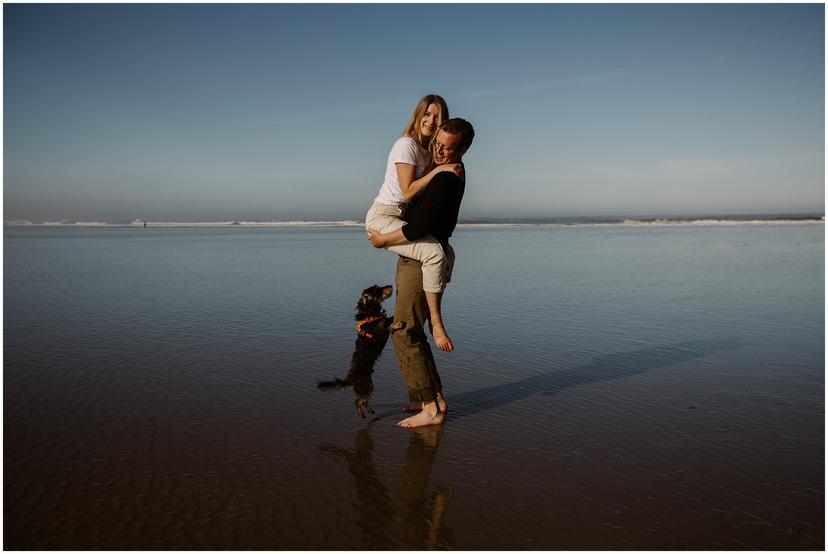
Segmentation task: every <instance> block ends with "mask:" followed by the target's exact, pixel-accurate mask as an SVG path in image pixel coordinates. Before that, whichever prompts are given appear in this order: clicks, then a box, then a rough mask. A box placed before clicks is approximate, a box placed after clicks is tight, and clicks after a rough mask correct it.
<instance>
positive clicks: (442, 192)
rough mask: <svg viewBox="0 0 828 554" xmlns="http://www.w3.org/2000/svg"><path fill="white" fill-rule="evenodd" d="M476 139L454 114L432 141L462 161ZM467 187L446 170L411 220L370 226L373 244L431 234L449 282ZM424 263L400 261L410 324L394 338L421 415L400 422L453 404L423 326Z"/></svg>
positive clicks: (416, 420)
mask: <svg viewBox="0 0 828 554" xmlns="http://www.w3.org/2000/svg"><path fill="white" fill-rule="evenodd" d="M473 139H474V128H473V127H472V125H471V123H469V122H468V121H466V120H465V119H459V118H455V119H449V120H448V121H446V122H445V123H443V124H442V125H440V127H439V130H438V131H437V135H436V136H435V138H434V140H433V141H432V148H433V158H434V164H435V165H437V166H440V165H447V164H453V163H458V164H459V163H462V159H463V155H464V154H465V153H466V151H467V150H468V149H469V146H471V143H472V140H473ZM465 187H466V185H465V181H464V179H462V178H461V177H460V176H458V175H457V174H455V173H454V172H451V171H446V172H442V173H440V174H439V175H437V176H436V177H434V179H433V180H432V181H431V184H430V185H429V186H428V188H427V189H426V190H425V191H424V192H423V193H422V195H421V196H420V198H419V200H417V202H416V203H415V204H414V206H413V208H412V209H411V210H410V212H409V213H408V214H406V222H404V225H403V226H402V227H401V228H400V229H397V230H395V231H391V232H390V233H386V234H382V233H380V232H379V231H377V230H376V229H369V230H368V237H369V240H370V241H371V244H372V245H373V246H375V247H377V248H381V247H384V246H388V245H391V246H394V245H408V244H410V242H411V241H414V240H417V239H418V238H420V237H423V236H426V235H430V236H431V237H433V238H434V240H436V241H437V243H438V244H439V245H440V246H441V248H443V249H444V250H445V252H446V253H447V254H449V255H448V256H447V263H446V281H449V280H450V279H451V272H452V269H453V268H454V250H452V248H451V246H449V242H448V239H449V237H451V234H452V232H453V231H454V228H455V226H456V225H457V216H458V214H459V212H460V202H461V201H462V200H463V192H464V191H465ZM392 251H394V250H392ZM423 266H425V262H421V261H418V260H416V259H414V258H412V257H410V256H406V255H405V254H401V255H400V258H399V260H398V261H397V279H396V281H397V283H396V285H397V299H396V302H395V306H394V322H395V323H398V322H405V327H404V328H403V329H402V330H401V331H397V332H396V333H394V334H393V335H392V338H391V340H392V342H393V343H394V352H395V353H396V355H397V361H398V362H399V364H400V370H401V371H402V375H403V379H404V380H405V384H406V387H407V388H408V400H409V402H410V404H409V406H408V408H407V411H418V410H419V413H417V414H416V415H413V416H411V417H409V418H407V419H404V420H402V421H400V422H399V423H398V424H397V425H399V426H400V427H422V426H425V425H439V424H441V423H443V420H444V418H445V414H446V409H447V407H448V406H447V404H446V399H445V397H444V396H443V385H442V383H441V382H440V375H439V374H438V373H437V365H436V364H435V362H434V356H433V355H432V354H431V349H430V348H429V346H428V340H427V339H426V335H425V331H424V330H423V326H424V324H425V321H426V319H429V317H430V313H429V304H428V300H427V294H428V293H427V292H425V291H424V287H423V282H424V280H425V278H426V277H425V271H424V269H423ZM432 334H433V332H432ZM435 340H436V337H435Z"/></svg>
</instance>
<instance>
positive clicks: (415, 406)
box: [403, 392, 448, 414]
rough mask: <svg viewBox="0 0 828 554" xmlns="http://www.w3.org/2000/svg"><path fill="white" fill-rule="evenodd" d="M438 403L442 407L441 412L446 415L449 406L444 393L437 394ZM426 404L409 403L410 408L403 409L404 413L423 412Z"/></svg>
mask: <svg viewBox="0 0 828 554" xmlns="http://www.w3.org/2000/svg"><path fill="white" fill-rule="evenodd" d="M437 403H438V404H439V405H440V411H441V412H443V413H446V412H447V411H448V405H446V398H445V397H444V396H443V393H442V392H438V393H437ZM424 404H425V402H409V403H408V406H406V407H405V408H403V411H404V412H409V413H414V414H416V413H418V412H421V411H423V405H424Z"/></svg>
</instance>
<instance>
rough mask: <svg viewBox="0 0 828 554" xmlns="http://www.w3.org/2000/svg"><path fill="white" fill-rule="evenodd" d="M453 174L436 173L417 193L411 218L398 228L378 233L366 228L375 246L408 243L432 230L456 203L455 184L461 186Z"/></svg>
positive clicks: (432, 231)
mask: <svg viewBox="0 0 828 554" xmlns="http://www.w3.org/2000/svg"><path fill="white" fill-rule="evenodd" d="M458 181H459V177H457V175H456V174H454V173H452V172H449V171H446V172H442V173H438V174H437V175H436V176H435V177H434V179H432V181H431V184H430V185H429V186H428V188H427V189H426V190H425V192H424V193H423V195H422V196H421V197H420V200H419V202H418V203H417V206H416V208H415V209H414V212H413V215H412V216H411V220H410V221H409V222H408V223H406V224H405V225H404V226H403V227H402V228H401V229H398V230H397V231H392V232H390V233H385V234H382V233H380V232H379V231H377V230H376V229H369V230H368V238H369V239H370V241H371V245H373V246H374V247H375V248H385V247H386V246H397V245H399V244H409V243H412V242H414V241H416V240H418V239H420V238H422V237H424V236H425V235H429V234H434V230H435V228H436V225H437V224H438V223H439V222H440V221H442V220H443V219H445V218H446V217H447V213H448V211H450V210H451V209H452V208H454V207H455V206H454V205H455V204H456V203H457V200H456V197H457V195H456V194H454V192H456V190H455V189H456V187H462V186H463V184H462V182H458Z"/></svg>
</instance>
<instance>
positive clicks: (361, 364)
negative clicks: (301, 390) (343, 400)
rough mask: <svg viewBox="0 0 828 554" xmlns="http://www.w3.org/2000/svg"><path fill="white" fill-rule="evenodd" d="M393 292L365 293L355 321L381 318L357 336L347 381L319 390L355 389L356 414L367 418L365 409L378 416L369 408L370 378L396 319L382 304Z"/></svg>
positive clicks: (376, 290) (322, 385)
mask: <svg viewBox="0 0 828 554" xmlns="http://www.w3.org/2000/svg"><path fill="white" fill-rule="evenodd" d="M393 292H394V288H393V287H392V286H391V285H386V286H384V287H380V286H379V285H374V286H372V287H368V288H367V289H365V290H364V291H362V295H360V297H359V302H358V303H357V307H356V310H357V314H356V317H355V318H354V319H356V320H357V321H358V322H359V321H364V320H366V319H368V318H370V317H374V316H378V318H377V319H376V320H374V321H371V322H367V323H364V324H362V326H361V328H360V329H361V332H359V333H357V338H356V347H355V348H354V355H353V356H351V370H350V371H349V372H348V376H347V377H345V379H337V378H334V380H333V381H320V382H319V390H331V389H333V390H336V389H342V388H345V387H353V389H354V394H356V400H355V401H354V404H355V405H356V411H357V414H358V415H359V416H361V417H365V412H364V411H363V410H364V409H366V410H368V411H369V412H370V413H372V414H373V413H375V412H374V410H373V409H372V408H371V406H369V405H368V399H370V398H371V393H372V392H374V381H373V379H372V378H371V375H372V374H373V373H374V363H375V362H376V361H377V359H378V358H379V357H380V354H382V349H383V348H385V343H386V342H388V335H389V334H390V332H391V331H392V323H393V321H394V318H393V317H390V316H388V315H386V314H385V311H383V309H382V302H383V301H384V300H386V299H387V298H389V297H390V296H391V294H392V293H393Z"/></svg>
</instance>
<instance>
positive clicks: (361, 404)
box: [354, 398, 377, 419]
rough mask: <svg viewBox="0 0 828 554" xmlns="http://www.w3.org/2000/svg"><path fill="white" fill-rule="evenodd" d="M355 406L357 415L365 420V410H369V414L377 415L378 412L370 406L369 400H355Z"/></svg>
mask: <svg viewBox="0 0 828 554" xmlns="http://www.w3.org/2000/svg"><path fill="white" fill-rule="evenodd" d="M354 405H355V406H356V413H357V415H358V416H359V417H361V418H362V419H365V412H364V411H363V410H368V413H371V414H375V413H377V412H375V411H374V409H373V408H372V407H371V406H369V405H368V400H367V399H364V398H357V399H356V400H354Z"/></svg>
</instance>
